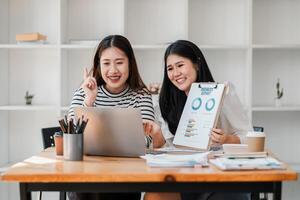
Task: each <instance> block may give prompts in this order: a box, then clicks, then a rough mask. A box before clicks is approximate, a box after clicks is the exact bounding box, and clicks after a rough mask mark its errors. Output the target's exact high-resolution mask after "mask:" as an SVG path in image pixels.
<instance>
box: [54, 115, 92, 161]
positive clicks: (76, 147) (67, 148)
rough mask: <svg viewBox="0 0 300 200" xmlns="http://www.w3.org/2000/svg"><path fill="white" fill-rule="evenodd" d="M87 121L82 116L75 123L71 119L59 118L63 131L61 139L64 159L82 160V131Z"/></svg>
mask: <svg viewBox="0 0 300 200" xmlns="http://www.w3.org/2000/svg"><path fill="white" fill-rule="evenodd" d="M87 123H88V119H86V120H84V117H83V116H82V118H81V119H78V121H77V123H76V122H75V121H74V123H73V119H70V120H69V121H68V120H67V117H66V116H65V119H61V120H59V124H60V127H61V130H62V132H63V133H64V139H63V152H64V159H65V160H70V161H81V160H83V132H84V129H85V127H86V125H87Z"/></svg>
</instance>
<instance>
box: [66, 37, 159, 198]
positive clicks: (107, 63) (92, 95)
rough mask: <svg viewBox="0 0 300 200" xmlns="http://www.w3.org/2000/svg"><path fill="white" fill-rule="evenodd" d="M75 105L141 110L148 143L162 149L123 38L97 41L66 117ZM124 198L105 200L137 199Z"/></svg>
mask: <svg viewBox="0 0 300 200" xmlns="http://www.w3.org/2000/svg"><path fill="white" fill-rule="evenodd" d="M76 106H88V107H93V106H94V107H118V108H140V110H141V115H142V119H143V126H144V132H145V135H146V141H147V144H148V145H149V144H150V143H152V141H153V143H152V145H153V147H161V146H162V145H164V143H165V140H164V137H163V135H162V132H161V129H160V127H159V126H158V125H157V124H156V123H155V122H154V110H153V105H152V97H151V95H150V93H149V91H148V90H147V89H146V86H145V84H144V83H143V81H142V79H141V77H140V75H139V72H138V68H137V64H136V60H135V57H134V53H133V49H132V47H131V45H130V43H129V41H128V40H127V39H126V38H125V37H123V36H120V35H111V36H107V37H105V38H104V39H103V40H102V41H101V42H100V44H99V45H98V48H97V51H96V53H95V56H94V65H93V69H92V71H91V72H88V70H87V69H86V68H85V70H84V81H83V83H82V84H81V87H80V88H79V89H77V90H76V92H75V94H74V97H73V99H72V103H71V107H70V110H69V118H70V117H74V110H73V108H74V107H76ZM125 120H126V119H125ZM126 195H127V194H117V195H112V194H109V195H108V196H107V198H104V199H127V198H128V199H135V197H136V198H137V199H138V197H137V196H132V195H131V196H130V194H128V195H129V196H126ZM71 196H72V195H71ZM74 196H75V198H72V199H82V198H80V197H79V196H80V195H79V194H74ZM69 197H70V195H69ZM103 197H104V196H103V195H101V199H103ZM83 198H84V199H86V196H84V197H83Z"/></svg>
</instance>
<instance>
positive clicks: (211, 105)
mask: <svg viewBox="0 0 300 200" xmlns="http://www.w3.org/2000/svg"><path fill="white" fill-rule="evenodd" d="M215 104H216V101H215V99H209V100H208V101H207V102H206V104H205V109H206V110H207V111H211V110H212V109H213V108H214V107H215Z"/></svg>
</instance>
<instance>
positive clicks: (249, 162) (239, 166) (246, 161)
mask: <svg viewBox="0 0 300 200" xmlns="http://www.w3.org/2000/svg"><path fill="white" fill-rule="evenodd" d="M210 163H212V164H214V165H215V166H217V167H218V168H220V169H222V170H265V169H285V168H286V167H285V166H284V164H283V163H281V162H279V161H278V160H276V159H275V158H272V157H265V158H227V157H222V158H216V159H211V160H210Z"/></svg>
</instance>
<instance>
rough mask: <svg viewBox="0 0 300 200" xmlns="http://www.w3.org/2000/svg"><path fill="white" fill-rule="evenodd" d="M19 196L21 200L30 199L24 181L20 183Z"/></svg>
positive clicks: (29, 193)
mask: <svg viewBox="0 0 300 200" xmlns="http://www.w3.org/2000/svg"><path fill="white" fill-rule="evenodd" d="M20 197H21V198H20V199H21V200H31V192H30V191H27V184H26V183H20Z"/></svg>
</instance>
